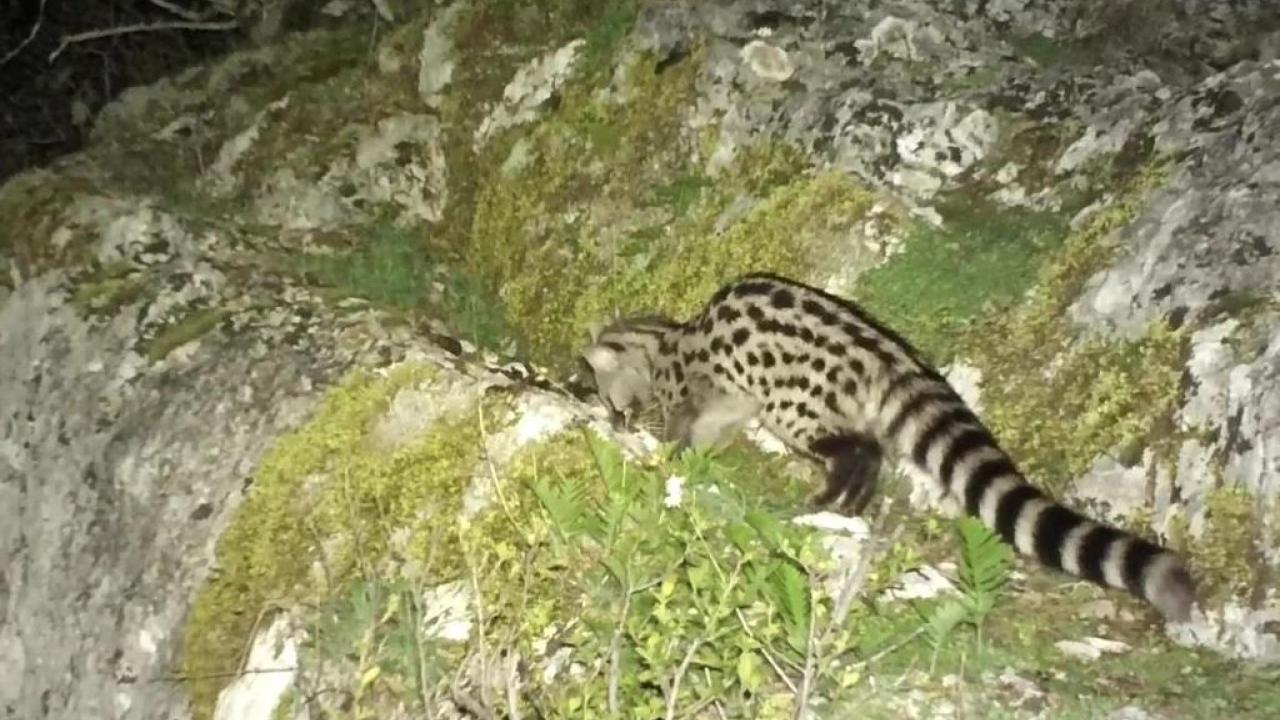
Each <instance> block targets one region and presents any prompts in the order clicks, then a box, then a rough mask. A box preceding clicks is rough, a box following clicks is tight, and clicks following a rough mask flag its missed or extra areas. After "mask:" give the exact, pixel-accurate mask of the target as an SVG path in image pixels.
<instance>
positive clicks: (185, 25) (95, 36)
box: [49, 20, 239, 63]
mask: <svg viewBox="0 0 1280 720" xmlns="http://www.w3.org/2000/svg"><path fill="white" fill-rule="evenodd" d="M237 27H239V25H238V24H237V23H236V21H235V20H223V21H212V22H188V21H186V20H170V21H167V22H158V23H150V24H145V23H138V24H136V25H120V26H118V27H113V28H102V29H100V30H87V31H85V32H82V33H75V34H74V35H64V36H63V37H62V42H60V43H58V47H57V48H55V49H54V51H53V52H51V53H49V62H50V63H52V62H53V61H54V60H57V59H58V56H59V55H61V54H62V51H63V50H66V49H67V47H68V46H70V45H74V44H75V43H81V42H86V41H88V40H100V39H102V38H109V37H116V36H118V35H129V34H131V33H140V32H159V31H162V30H206V31H226V30H235V29H236V28H237Z"/></svg>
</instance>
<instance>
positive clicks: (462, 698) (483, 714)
mask: <svg viewBox="0 0 1280 720" xmlns="http://www.w3.org/2000/svg"><path fill="white" fill-rule="evenodd" d="M449 699H450V700H452V701H453V704H454V705H457V706H458V709H460V710H462V711H463V712H465V713H467V714H468V715H472V716H474V717H477V718H480V720H495V719H494V717H493V713H491V712H489V710H488V708H486V707H485V706H484V705H482V704H481V703H480V702H479V701H477V700H476V699H475V698H473V697H471V696H470V695H468V694H467V693H465V692H463V691H462V689H461V688H458V687H457V686H454V687H452V688H450V689H449Z"/></svg>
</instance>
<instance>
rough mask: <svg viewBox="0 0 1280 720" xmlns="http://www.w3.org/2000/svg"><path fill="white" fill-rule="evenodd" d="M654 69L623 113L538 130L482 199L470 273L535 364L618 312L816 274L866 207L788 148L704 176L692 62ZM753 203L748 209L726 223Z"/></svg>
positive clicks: (580, 113)
mask: <svg viewBox="0 0 1280 720" xmlns="http://www.w3.org/2000/svg"><path fill="white" fill-rule="evenodd" d="M652 62H653V61H652V60H651V59H644V58H642V59H640V60H638V61H636V62H635V63H634V64H633V65H632V66H631V67H630V68H629V69H628V71H627V76H628V78H629V79H628V81H627V83H626V91H625V92H626V95H625V97H624V100H623V102H622V103H620V104H618V105H616V106H615V105H606V104H601V103H600V102H598V101H592V100H588V99H586V98H579V100H581V101H582V104H577V105H572V106H570V105H569V103H568V102H566V108H569V109H566V110H564V111H562V112H561V113H559V114H558V115H557V117H554V118H550V119H548V120H547V121H546V122H544V123H543V124H542V125H541V126H539V127H538V128H537V129H536V130H534V131H532V133H531V135H530V137H529V139H530V140H531V141H532V147H533V150H532V152H533V155H534V158H535V159H534V160H533V161H532V162H531V163H530V165H529V166H528V167H527V168H526V169H524V170H522V171H520V172H519V173H518V174H516V175H515V176H514V177H509V178H505V179H504V181H503V182H500V183H493V184H491V185H490V186H489V187H488V188H487V189H486V191H485V192H484V193H483V194H482V196H481V199H480V203H479V206H478V208H477V212H476V216H475V224H474V226H473V230H472V235H471V237H470V239H469V242H471V243H472V246H471V247H472V251H473V254H472V261H473V263H474V267H475V273H476V274H477V275H480V276H483V277H487V278H491V279H492V281H493V282H494V285H495V287H497V288H499V292H500V295H501V298H502V300H503V303H504V305H505V307H506V310H507V313H508V318H509V320H508V322H509V324H510V325H511V326H512V327H514V328H516V329H517V331H518V333H519V335H520V339H521V340H522V341H523V343H524V345H525V348H526V350H527V351H528V352H529V353H530V354H531V355H532V356H533V357H534V358H535V359H537V360H539V361H541V362H547V363H549V364H555V363H557V362H559V361H561V360H563V359H564V358H565V357H567V356H568V355H569V352H570V350H571V349H572V348H573V347H574V345H575V343H576V342H577V341H578V340H579V339H580V337H579V336H580V334H581V333H582V332H583V330H584V329H585V328H586V326H587V325H588V324H589V323H591V322H594V321H597V320H599V319H601V317H603V316H606V315H608V314H611V313H613V312H615V311H616V312H632V311H637V310H644V311H661V312H668V313H672V314H674V315H687V314H689V313H691V312H693V311H694V310H696V309H697V308H698V306H699V305H700V304H701V303H702V302H704V301H705V299H706V298H707V297H709V296H710V295H711V293H712V292H713V291H714V290H715V288H716V287H718V286H719V285H720V284H722V283H723V282H725V281H726V280H728V279H730V278H731V277H733V276H734V275H737V274H740V273H742V272H745V271H748V270H761V269H768V270H774V271H778V272H785V273H790V274H794V275H797V276H801V277H811V276H813V275H814V274H815V273H814V269H815V266H816V259H817V258H818V257H820V256H821V254H822V253H823V251H824V250H829V249H830V248H829V247H823V245H824V242H823V241H826V242H827V244H829V243H830V241H831V240H832V239H833V238H834V237H835V236H836V234H837V233H838V232H839V231H840V230H842V229H843V230H847V229H848V227H849V226H850V225H851V224H852V223H853V222H854V221H856V220H857V219H859V218H861V217H862V215H863V214H864V213H865V212H866V211H867V210H868V209H869V208H870V206H871V201H872V196H871V195H870V194H869V193H867V192H866V191H864V190H862V189H861V188H860V187H858V186H857V185H855V184H854V183H852V182H851V181H850V180H848V179H847V178H845V177H843V176H840V175H838V174H835V173H820V174H817V175H813V176H804V175H801V169H802V167H803V164H802V161H801V159H800V158H801V156H800V155H799V153H797V152H796V151H795V150H794V149H791V148H789V147H787V146H784V145H777V144H772V143H761V144H758V145H754V146H750V147H748V148H745V149H744V150H743V151H742V152H741V153H740V154H739V157H738V159H737V160H736V162H734V163H733V164H732V165H731V166H730V168H729V169H728V170H727V171H726V172H725V173H724V177H722V178H718V179H716V180H715V181H714V182H713V181H710V180H708V179H707V178H705V177H703V176H702V175H700V174H699V172H698V171H697V170H695V169H693V168H692V167H690V165H689V160H688V156H689V153H688V148H686V147H685V146H686V141H688V140H689V138H686V137H685V136H684V134H683V131H682V128H681V124H680V121H679V114H680V110H681V108H683V107H684V106H685V105H686V104H687V102H688V101H689V97H690V94H691V93H692V90H693V86H692V81H693V77H694V71H695V70H696V65H697V63H696V61H695V60H689V59H687V60H685V61H683V62H682V63H680V64H678V65H677V66H674V67H670V68H668V69H666V70H665V71H664V73H662V74H661V75H658V74H655V73H653V71H652ZM600 138H608V140H605V141H602V140H600ZM584 158H585V159H584ZM593 158H594V159H593ZM669 178H674V180H673V179H669ZM751 198H760V199H759V201H758V202H757V203H756V204H755V207H754V208H753V209H751V210H750V211H749V212H747V213H746V214H745V216H743V217H741V218H739V219H736V221H734V220H732V219H731V220H730V221H729V222H725V213H726V211H728V210H729V209H730V207H731V205H732V204H733V203H734V202H735V201H741V200H743V199H751ZM646 199H649V202H647V203H645V202H643V201H644V200H646ZM720 225H726V226H727V227H723V228H720V227H718V226H720Z"/></svg>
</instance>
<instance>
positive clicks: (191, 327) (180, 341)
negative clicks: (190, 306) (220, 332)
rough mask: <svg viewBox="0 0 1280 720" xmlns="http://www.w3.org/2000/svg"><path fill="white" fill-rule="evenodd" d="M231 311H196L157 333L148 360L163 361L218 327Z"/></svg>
mask: <svg viewBox="0 0 1280 720" xmlns="http://www.w3.org/2000/svg"><path fill="white" fill-rule="evenodd" d="M230 315H231V311H230V310H229V309H227V308H221V307H214V308H206V309H203V310H196V311H194V312H192V313H190V314H188V315H187V316H186V317H184V318H182V319H181V320H178V321H176V322H174V323H173V324H171V325H169V326H168V327H166V328H164V329H163V330H161V331H160V332H158V333H156V336H155V337H154V338H152V339H151V342H150V343H148V344H147V358H149V359H150V360H151V361H152V362H156V361H157V360H163V359H164V358H165V357H166V356H168V355H169V353H171V352H173V351H174V350H176V349H177V348H179V347H181V346H182V345H186V344H187V343H189V342H191V341H192V340H195V339H197V338H199V337H201V336H203V335H204V334H205V333H208V332H209V331H211V330H213V329H214V328H216V327H218V325H219V324H221V323H222V321H223V320H225V319H226V318H227V317H229V316H230Z"/></svg>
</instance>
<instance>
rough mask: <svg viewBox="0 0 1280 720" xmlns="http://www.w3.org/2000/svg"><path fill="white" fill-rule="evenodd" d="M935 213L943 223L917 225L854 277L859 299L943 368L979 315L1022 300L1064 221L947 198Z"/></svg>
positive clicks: (974, 200)
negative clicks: (890, 252) (897, 248)
mask: <svg viewBox="0 0 1280 720" xmlns="http://www.w3.org/2000/svg"><path fill="white" fill-rule="evenodd" d="M939 209H940V210H941V211H942V213H943V218H944V220H945V224H944V226H943V227H942V228H935V227H932V226H930V225H926V224H924V223H917V224H916V225H915V226H914V227H913V228H912V229H911V231H910V232H909V234H908V237H907V240H906V243H905V246H904V248H903V250H902V252H900V253H898V254H897V255H895V256H893V257H892V258H890V259H889V261H888V262H886V263H884V264H883V265H881V266H879V267H876V268H873V269H871V270H869V271H867V272H866V273H865V274H864V275H863V276H862V277H861V278H860V279H859V283H858V298H859V301H860V302H862V303H863V304H864V305H866V307H867V308H868V310H870V311H871V312H872V313H873V314H875V315H877V316H879V317H880V318H881V319H882V320H884V321H885V322H886V323H887V324H888V325H890V326H891V327H894V328H896V329H897V330H899V331H900V332H902V333H903V334H904V335H905V336H906V337H908V338H910V339H911V341H912V342H913V344H915V345H916V346H917V347H918V348H919V349H920V350H921V351H922V352H923V353H924V354H925V355H926V356H927V357H929V358H930V359H932V360H933V361H934V362H936V363H939V364H941V363H945V362H947V361H948V360H949V359H950V358H951V356H952V354H954V353H955V352H956V351H957V349H958V348H959V346H960V342H961V339H962V337H963V336H964V334H965V332H966V331H968V330H969V329H970V328H971V327H972V325H973V324H974V323H975V322H976V321H978V319H979V318H982V317H987V316H990V315H994V314H999V313H1002V312H1005V311H1006V310H1007V309H1008V308H1009V307H1010V306H1012V305H1014V304H1015V303H1016V302H1018V301H1019V300H1021V299H1022V297H1023V296H1024V295H1025V293H1026V291H1027V289H1028V288H1029V287H1030V286H1031V285H1032V283H1033V282H1034V279H1035V269H1036V268H1037V267H1039V265H1040V264H1041V263H1043V262H1044V260H1045V258H1046V257H1047V256H1049V255H1050V254H1051V253H1052V252H1053V251H1054V250H1056V249H1057V248H1058V247H1059V246H1060V245H1061V243H1062V238H1063V236H1064V235H1065V223H1063V222H1062V220H1061V219H1060V218H1059V217H1057V216H1055V215H1051V214H1048V213H1038V212H1030V211H1024V210H1001V209H998V208H995V207H993V206H992V205H991V204H990V202H989V201H984V200H982V199H980V198H972V197H969V198H965V199H963V200H961V199H959V198H949V199H948V201H947V202H946V203H943V204H941V205H940V208H939Z"/></svg>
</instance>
